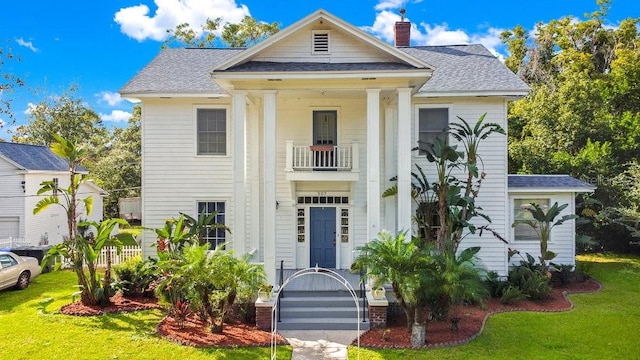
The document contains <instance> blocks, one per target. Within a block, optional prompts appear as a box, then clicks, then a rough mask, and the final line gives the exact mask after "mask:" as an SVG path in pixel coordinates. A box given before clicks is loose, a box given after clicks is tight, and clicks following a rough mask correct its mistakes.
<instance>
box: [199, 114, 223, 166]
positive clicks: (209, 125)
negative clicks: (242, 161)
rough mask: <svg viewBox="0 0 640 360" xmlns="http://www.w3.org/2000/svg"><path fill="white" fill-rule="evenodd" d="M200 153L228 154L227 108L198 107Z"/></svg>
mask: <svg viewBox="0 0 640 360" xmlns="http://www.w3.org/2000/svg"><path fill="white" fill-rule="evenodd" d="M197 122H198V155H226V154H227V110H226V109H198V110H197Z"/></svg>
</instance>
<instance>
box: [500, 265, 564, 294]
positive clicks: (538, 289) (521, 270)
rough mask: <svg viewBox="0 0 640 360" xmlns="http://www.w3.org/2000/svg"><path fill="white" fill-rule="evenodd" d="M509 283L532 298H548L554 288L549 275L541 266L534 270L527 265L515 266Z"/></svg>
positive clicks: (510, 273)
mask: <svg viewBox="0 0 640 360" xmlns="http://www.w3.org/2000/svg"><path fill="white" fill-rule="evenodd" d="M509 283H510V284H511V285H512V286H514V287H515V288H517V289H518V290H520V291H521V292H522V293H523V294H524V295H525V296H526V297H527V298H529V299H531V300H542V299H546V298H547V297H549V294H551V291H552V290H553V289H552V288H551V285H550V284H549V277H547V275H546V274H545V273H544V272H543V270H542V269H541V268H540V269H538V270H532V269H531V268H530V267H528V266H526V265H525V266H518V267H515V268H514V269H513V270H511V272H509Z"/></svg>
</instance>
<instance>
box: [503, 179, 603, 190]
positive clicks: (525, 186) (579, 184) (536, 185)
mask: <svg viewBox="0 0 640 360" xmlns="http://www.w3.org/2000/svg"><path fill="white" fill-rule="evenodd" d="M595 190H596V186H595V185H592V184H589V183H587V182H585V181H582V180H578V179H576V178H574V177H572V176H569V175H514V174H511V175H509V186H508V192H509V193H541V192H556V193H559V192H574V193H586V192H593V191H595Z"/></svg>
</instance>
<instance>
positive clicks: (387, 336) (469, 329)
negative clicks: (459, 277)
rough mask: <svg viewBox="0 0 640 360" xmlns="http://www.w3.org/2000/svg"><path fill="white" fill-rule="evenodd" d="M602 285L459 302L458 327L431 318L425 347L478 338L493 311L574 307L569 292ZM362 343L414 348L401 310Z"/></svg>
mask: <svg viewBox="0 0 640 360" xmlns="http://www.w3.org/2000/svg"><path fill="white" fill-rule="evenodd" d="M599 289H600V284H599V283H598V282H596V281H594V280H589V281H585V282H573V283H571V284H569V285H565V286H560V287H556V288H554V290H553V292H552V295H551V297H550V298H549V299H546V300H544V301H537V302H534V301H520V302H518V303H515V304H511V305H504V304H501V303H500V302H499V301H498V300H495V299H491V300H489V301H487V302H486V303H485V308H484V309H481V308H480V307H479V306H456V307H453V308H452V309H451V310H450V313H449V315H450V316H457V317H458V318H460V320H459V322H458V330H457V331H453V330H452V329H451V322H449V321H443V322H436V321H430V322H428V323H427V343H426V344H425V345H424V346H423V347H440V346H452V345H458V344H464V343H466V342H469V341H471V340H473V339H475V338H476V337H477V336H478V335H480V333H481V332H482V329H483V328H484V324H485V321H486V320H487V318H488V317H489V315H491V314H496V313H500V312H507V311H542V312H554V311H566V310H569V309H571V308H572V307H573V304H571V302H570V301H569V300H568V299H567V297H566V295H567V294H570V293H580V292H593V291H597V290H599ZM360 346H362V347H370V348H412V346H411V332H410V331H409V329H408V328H407V325H406V321H405V318H404V316H403V315H402V314H393V315H392V316H390V317H389V319H388V327H387V328H386V329H379V330H369V331H367V332H366V333H364V334H363V335H362V336H361V337H360Z"/></svg>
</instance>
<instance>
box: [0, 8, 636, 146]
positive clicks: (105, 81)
mask: <svg viewBox="0 0 640 360" xmlns="http://www.w3.org/2000/svg"><path fill="white" fill-rule="evenodd" d="M516 3H518V4H517V5H514V4H516ZM402 7H404V8H406V9H407V14H406V17H407V19H409V20H410V21H411V22H412V23H413V25H414V28H413V29H412V35H411V36H412V43H413V44H415V45H439V44H461V43H482V44H484V45H485V46H486V47H487V48H489V49H490V50H492V51H494V53H496V54H498V55H500V54H504V53H505V49H504V47H503V46H502V45H501V44H500V41H499V39H498V36H499V34H500V32H501V31H502V30H504V29H511V28H513V27H514V26H516V25H518V24H521V25H522V26H524V27H525V28H526V29H528V30H532V29H533V28H534V25H535V24H536V23H537V22H547V21H549V20H552V19H558V18H560V17H564V16H568V15H572V16H575V17H579V18H581V17H583V15H584V14H585V13H590V12H593V11H594V10H596V9H597V5H596V2H595V0H539V1H535V2H515V1H513V0H491V1H479V0H378V1H376V0H351V1H349V0H342V1H320V0H305V1H295V2H294V1H277V0H272V1H265V0H91V1H65V0H61V1H49V0H35V1H33V0H22V1H9V2H7V3H5V4H3V6H2V9H3V11H2V15H0V46H1V47H3V48H5V49H6V47H7V46H10V47H11V50H12V52H13V53H15V54H16V55H18V56H20V58H21V61H8V62H5V64H4V65H2V67H0V72H2V73H13V74H16V75H18V76H20V77H21V78H22V79H23V80H24V81H25V83H26V85H25V87H24V88H21V89H19V90H18V91H15V92H13V93H6V92H5V93H2V94H0V96H2V97H3V99H10V100H11V101H12V109H13V111H14V114H15V118H16V123H17V124H13V123H12V122H11V121H10V119H8V118H7V117H6V116H3V115H0V125H2V128H1V129H0V139H4V140H10V135H9V134H8V133H7V131H11V129H13V128H14V127H15V126H16V125H19V124H22V123H25V122H27V121H28V119H29V114H28V112H29V106H30V104H35V103H38V102H40V101H42V100H45V99H47V98H48V97H51V96H55V95H60V94H62V93H63V92H64V91H65V90H66V89H68V88H69V87H70V86H71V85H72V84H75V85H77V86H78V88H79V90H78V92H77V93H76V96H77V97H81V98H82V99H83V101H84V102H86V103H87V104H88V105H89V106H90V107H91V108H93V109H94V110H95V111H96V112H97V113H99V114H100V116H101V118H102V119H103V120H104V121H105V123H106V124H107V125H108V126H125V125H126V120H127V119H128V117H129V115H130V113H131V108H132V104H130V103H128V102H127V101H125V100H122V99H120V98H119V96H118V95H117V91H118V90H119V89H120V88H121V87H122V86H123V85H124V84H125V83H126V82H127V81H128V80H129V79H130V78H131V77H132V76H134V75H135V74H136V73H137V72H138V71H139V70H140V69H141V68H142V67H144V66H145V65H146V64H147V63H148V62H149V61H151V60H152V59H153V57H154V56H156V55H157V54H158V52H159V51H160V46H161V44H162V40H163V37H164V35H165V29H167V28H174V27H175V25H177V24H180V23H184V22H188V23H190V24H201V23H204V20H205V19H206V18H207V17H212V18H215V17H221V18H223V21H227V22H238V21H239V20H241V19H242V17H243V16H244V15H251V16H253V17H255V18H257V19H259V20H261V21H266V22H274V21H275V22H278V23H279V24H280V26H281V28H284V27H286V26H288V25H291V24H292V23H294V22H295V21H297V20H299V19H300V18H302V17H304V16H306V15H308V14H309V13H311V12H313V11H315V10H317V9H318V8H323V9H325V10H327V11H329V12H331V13H333V14H334V15H336V16H338V17H340V18H342V19H344V20H345V21H348V22H350V23H352V24H354V25H356V26H358V27H361V28H363V29H365V30H367V31H369V32H370V33H372V34H374V35H375V36H378V37H380V38H382V39H383V40H386V41H391V36H392V34H393V28H392V26H393V23H394V22H395V21H397V20H398V19H399V14H398V10H399V9H400V8H402ZM34 9H37V11H34ZM628 17H640V2H639V1H638V0H613V1H612V6H611V10H610V11H609V16H608V20H607V21H608V25H611V26H616V25H617V24H619V22H620V20H622V19H625V18H628ZM0 75H1V74H0ZM28 89H29V90H28Z"/></svg>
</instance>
